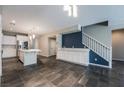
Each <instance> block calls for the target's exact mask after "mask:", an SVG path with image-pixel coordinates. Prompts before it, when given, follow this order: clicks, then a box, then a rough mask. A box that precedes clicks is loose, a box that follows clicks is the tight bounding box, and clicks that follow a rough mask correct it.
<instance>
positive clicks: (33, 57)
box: [19, 49, 41, 66]
mask: <svg viewBox="0 0 124 93" xmlns="http://www.w3.org/2000/svg"><path fill="white" fill-rule="evenodd" d="M38 52H41V51H40V50H39V49H28V50H26V49H25V50H24V49H20V50H19V60H20V61H21V62H23V64H24V66H27V65H31V64H37V54H38Z"/></svg>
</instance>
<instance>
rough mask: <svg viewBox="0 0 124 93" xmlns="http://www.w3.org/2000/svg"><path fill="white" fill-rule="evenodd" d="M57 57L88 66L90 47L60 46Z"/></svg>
mask: <svg viewBox="0 0 124 93" xmlns="http://www.w3.org/2000/svg"><path fill="white" fill-rule="evenodd" d="M57 59H59V60H64V61H67V62H71V63H75V64H79V65H84V66H88V64H89V49H84V48H59V49H58V50H57Z"/></svg>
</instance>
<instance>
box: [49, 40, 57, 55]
mask: <svg viewBox="0 0 124 93" xmlns="http://www.w3.org/2000/svg"><path fill="white" fill-rule="evenodd" d="M56 46H57V43H56V38H49V55H50V56H53V55H56V49H57V47H56Z"/></svg>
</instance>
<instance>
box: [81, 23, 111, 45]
mask: <svg viewBox="0 0 124 93" xmlns="http://www.w3.org/2000/svg"><path fill="white" fill-rule="evenodd" d="M83 32H84V33H86V34H88V35H89V36H91V37H93V38H95V39H96V40H98V41H100V42H101V43H103V44H104V45H106V46H108V47H110V46H111V31H110V30H109V28H108V26H102V25H91V26H86V27H84V28H83Z"/></svg>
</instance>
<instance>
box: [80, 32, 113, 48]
mask: <svg viewBox="0 0 124 93" xmlns="http://www.w3.org/2000/svg"><path fill="white" fill-rule="evenodd" d="M82 34H84V35H86V36H88V37H90V38H91V39H93V40H95V41H96V42H98V43H99V44H101V45H102V46H104V47H106V48H108V49H110V48H111V47H108V46H106V45H105V44H103V43H101V42H100V41H98V40H96V39H95V38H93V37H91V36H89V35H88V34H86V33H84V32H82Z"/></svg>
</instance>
